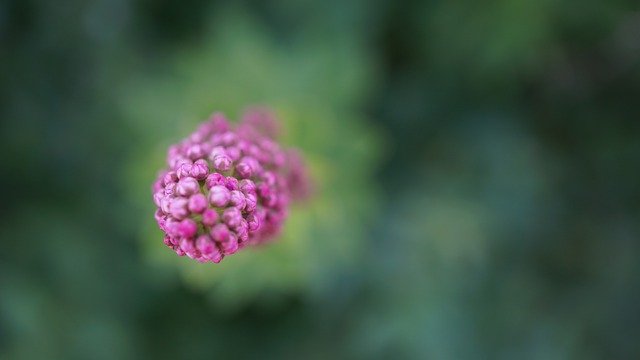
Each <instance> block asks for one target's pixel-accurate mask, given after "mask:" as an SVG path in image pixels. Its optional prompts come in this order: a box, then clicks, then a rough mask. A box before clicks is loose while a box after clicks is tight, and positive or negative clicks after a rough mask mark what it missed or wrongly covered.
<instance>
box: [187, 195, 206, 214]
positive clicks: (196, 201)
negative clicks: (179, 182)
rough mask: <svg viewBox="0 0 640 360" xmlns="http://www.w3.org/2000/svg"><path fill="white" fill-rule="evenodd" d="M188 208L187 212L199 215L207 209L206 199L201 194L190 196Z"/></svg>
mask: <svg viewBox="0 0 640 360" xmlns="http://www.w3.org/2000/svg"><path fill="white" fill-rule="evenodd" d="M188 208H189V211H191V212H193V213H197V214H200V213H201V212H203V211H204V209H206V208H207V198H206V197H205V196H204V195H203V194H201V193H196V194H193V195H191V197H190V198H189V205H188Z"/></svg>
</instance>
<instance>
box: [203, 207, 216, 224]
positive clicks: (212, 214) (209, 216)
mask: <svg viewBox="0 0 640 360" xmlns="http://www.w3.org/2000/svg"><path fill="white" fill-rule="evenodd" d="M216 222H218V213H217V212H216V211H215V210H213V209H206V210H205V211H204V212H203V213H202V223H203V224H205V225H207V226H213V225H215V224H216Z"/></svg>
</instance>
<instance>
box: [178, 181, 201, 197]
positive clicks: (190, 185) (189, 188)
mask: <svg viewBox="0 0 640 360" xmlns="http://www.w3.org/2000/svg"><path fill="white" fill-rule="evenodd" d="M199 189H200V184H198V180H196V179H194V178H192V177H184V178H182V179H180V181H178V185H177V186H176V192H177V193H178V195H182V196H189V195H191V194H195V193H196V192H198V190H199Z"/></svg>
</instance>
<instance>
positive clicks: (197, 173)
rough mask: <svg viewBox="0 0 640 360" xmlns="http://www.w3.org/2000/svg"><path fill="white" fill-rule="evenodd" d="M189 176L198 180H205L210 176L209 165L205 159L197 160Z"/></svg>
mask: <svg viewBox="0 0 640 360" xmlns="http://www.w3.org/2000/svg"><path fill="white" fill-rule="evenodd" d="M189 174H190V175H191V176H192V177H194V178H196V179H197V180H204V178H206V177H207V174H209V165H208V164H207V161H206V160H204V159H200V160H196V162H195V163H193V166H192V167H191V170H190V171H189Z"/></svg>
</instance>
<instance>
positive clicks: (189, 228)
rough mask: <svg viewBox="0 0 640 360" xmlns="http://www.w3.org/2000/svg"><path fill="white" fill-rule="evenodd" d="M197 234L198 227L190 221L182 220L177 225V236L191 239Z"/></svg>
mask: <svg viewBox="0 0 640 360" xmlns="http://www.w3.org/2000/svg"><path fill="white" fill-rule="evenodd" d="M196 232H198V225H197V224H196V222H195V221H193V220H191V219H184V220H182V221H181V222H180V224H179V225H178V235H180V236H182V237H189V238H190V237H192V236H194V235H195V234H196Z"/></svg>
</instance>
